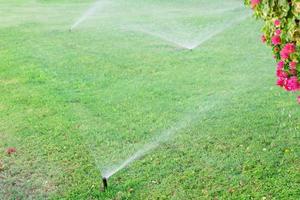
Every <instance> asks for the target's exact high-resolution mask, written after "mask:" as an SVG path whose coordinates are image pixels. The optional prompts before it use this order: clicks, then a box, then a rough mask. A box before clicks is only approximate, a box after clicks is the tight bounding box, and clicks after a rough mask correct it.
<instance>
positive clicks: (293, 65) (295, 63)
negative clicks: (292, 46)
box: [290, 61, 297, 69]
mask: <svg viewBox="0 0 300 200" xmlns="http://www.w3.org/2000/svg"><path fill="white" fill-rule="evenodd" d="M296 67H297V62H294V61H292V62H290V68H291V69H296Z"/></svg>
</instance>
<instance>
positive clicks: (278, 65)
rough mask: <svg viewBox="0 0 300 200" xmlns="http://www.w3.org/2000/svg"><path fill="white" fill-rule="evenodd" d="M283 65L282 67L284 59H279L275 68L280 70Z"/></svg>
mask: <svg viewBox="0 0 300 200" xmlns="http://www.w3.org/2000/svg"><path fill="white" fill-rule="evenodd" d="M283 67H284V61H282V60H281V61H279V62H278V63H277V69H278V70H282V69H283Z"/></svg>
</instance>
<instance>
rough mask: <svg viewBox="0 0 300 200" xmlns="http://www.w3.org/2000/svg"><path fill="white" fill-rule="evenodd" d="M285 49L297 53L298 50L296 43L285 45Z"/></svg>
mask: <svg viewBox="0 0 300 200" xmlns="http://www.w3.org/2000/svg"><path fill="white" fill-rule="evenodd" d="M284 49H285V50H286V51H287V52H288V53H290V54H291V53H295V51H296V46H295V44H294V43H287V44H286V45H285V47H284Z"/></svg>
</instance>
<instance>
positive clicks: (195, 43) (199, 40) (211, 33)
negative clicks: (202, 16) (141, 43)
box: [131, 13, 251, 50]
mask: <svg viewBox="0 0 300 200" xmlns="http://www.w3.org/2000/svg"><path fill="white" fill-rule="evenodd" d="M250 16H251V13H247V14H245V15H244V16H241V17H238V18H236V19H234V20H232V21H230V22H227V23H226V24H223V25H222V26H219V27H217V28H216V27H212V28H211V29H214V30H206V31H202V33H200V34H199V36H197V37H195V38H193V39H191V40H190V41H187V40H186V39H185V40H183V39H182V38H176V37H174V36H172V35H170V34H166V33H164V32H162V31H160V32H159V31H153V30H148V29H147V28H143V27H140V28H132V29H131V30H133V31H137V32H141V33H145V34H148V35H151V36H155V37H157V38H160V39H162V40H164V41H167V42H169V43H172V44H174V45H175V46H177V47H180V48H184V49H189V50H192V49H195V48H197V47H199V46H200V45H201V44H203V43H204V42H206V41H208V40H210V39H211V38H213V37H215V36H217V35H218V34H221V33H223V32H224V31H226V30H227V29H229V28H231V27H234V26H236V25H238V24H239V23H241V22H242V21H244V20H246V19H247V18H248V17H250Z"/></svg>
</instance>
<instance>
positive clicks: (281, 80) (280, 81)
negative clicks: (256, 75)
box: [276, 78, 285, 87]
mask: <svg viewBox="0 0 300 200" xmlns="http://www.w3.org/2000/svg"><path fill="white" fill-rule="evenodd" d="M276 84H277V85H278V86H280V87H283V86H284V84H285V79H284V78H278V79H277V83H276Z"/></svg>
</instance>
